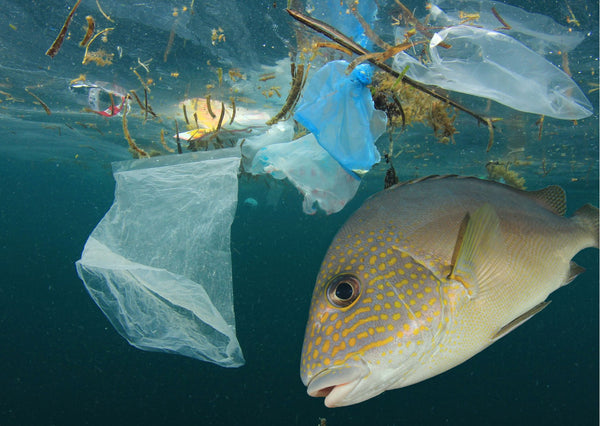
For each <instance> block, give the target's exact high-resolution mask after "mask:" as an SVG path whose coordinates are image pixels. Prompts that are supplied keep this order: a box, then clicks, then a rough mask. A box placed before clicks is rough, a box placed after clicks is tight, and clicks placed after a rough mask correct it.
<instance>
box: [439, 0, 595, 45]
mask: <svg viewBox="0 0 600 426" xmlns="http://www.w3.org/2000/svg"><path fill="white" fill-rule="evenodd" d="M494 11H495V12H496V15H498V16H496V15H495V14H494ZM430 12H431V17H432V20H431V21H430V23H431V24H432V25H441V26H450V25H459V24H460V23H461V22H463V21H465V19H466V16H474V15H475V14H476V15H477V17H476V18H475V19H474V20H473V21H472V22H471V24H472V25H474V26H478V27H483V28H486V29H488V30H496V31H499V32H502V33H504V34H507V35H510V36H511V37H513V38H515V39H517V40H519V41H520V42H522V43H523V44H525V45H526V46H527V47H529V48H530V49H532V50H535V51H536V52H537V53H539V54H541V55H545V54H548V53H549V52H555V53H556V52H561V51H562V52H569V51H571V50H573V49H574V48H575V47H577V45H578V44H579V43H581V42H582V41H583V39H584V35H583V34H582V33H580V32H578V31H573V30H572V29H571V28H568V27H564V26H562V25H559V24H558V23H556V22H554V21H553V20H552V19H551V18H549V17H548V16H544V15H541V14H539V13H529V12H527V11H525V10H523V9H521V8H518V7H515V6H511V5H508V4H504V3H500V2H497V1H491V0H439V1H437V2H435V4H433V5H431V8H430ZM461 14H462V17H461ZM498 17H500V18H502V20H503V21H504V22H505V23H507V24H508V25H509V27H510V28H503V26H504V25H503V24H502V23H501V22H500V20H499V19H498Z"/></svg>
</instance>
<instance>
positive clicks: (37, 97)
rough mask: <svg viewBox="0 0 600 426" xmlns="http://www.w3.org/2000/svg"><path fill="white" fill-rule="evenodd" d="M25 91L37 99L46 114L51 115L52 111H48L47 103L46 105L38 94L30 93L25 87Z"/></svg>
mask: <svg viewBox="0 0 600 426" xmlns="http://www.w3.org/2000/svg"><path fill="white" fill-rule="evenodd" d="M25 91H26V92H27V93H29V94H30V95H31V96H32V97H33V98H35V100H36V101H38V102H39V103H40V105H41V106H42V107H43V108H44V111H46V114H48V115H51V114H52V111H50V108H48V105H46V104H45V103H44V101H42V100H41V99H40V98H39V96H37V95H36V94H35V93H32V92H30V91H29V89H25Z"/></svg>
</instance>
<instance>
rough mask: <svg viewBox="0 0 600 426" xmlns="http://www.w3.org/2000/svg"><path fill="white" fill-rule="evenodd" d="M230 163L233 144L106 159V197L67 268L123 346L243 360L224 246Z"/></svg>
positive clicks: (232, 188)
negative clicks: (109, 192) (111, 196)
mask: <svg viewBox="0 0 600 426" xmlns="http://www.w3.org/2000/svg"><path fill="white" fill-rule="evenodd" d="M239 164H240V151H239V149H237V148H231V149H223V150H216V151H207V152H195V153H191V154H185V155H173V156H165V157H154V158H150V159H142V160H132V161H124V162H119V163H114V164H113V173H114V177H115V180H116V189H115V201H114V204H113V206H112V207H111V208H110V210H109V211H108V213H106V215H105V216H104V218H103V219H102V220H101V221H100V223H99V224H98V226H97V227H96V229H94V231H93V232H92V234H91V235H90V237H89V239H88V241H87V242H86V245H85V248H84V250H83V254H82V256H81V259H80V260H79V261H77V263H76V266H77V273H78V275H79V277H80V278H81V279H82V280H83V282H84V284H85V286H86V289H87V290H88V292H89V294H90V296H91V297H92V299H93V300H94V301H95V302H96V304H97V305H98V306H99V307H100V308H101V309H102V311H103V312H104V314H105V315H106V316H107V317H108V319H109V320H110V322H111V323H112V325H113V326H114V327H115V329H116V330H117V331H118V332H119V333H120V334H121V335H122V336H123V337H124V338H125V339H127V340H128V341H129V343H131V344H132V345H133V346H135V347H137V348H139V349H144V350H151V351H162V352H170V353H177V354H181V355H185V356H189V357H192V358H196V359H199V360H203V361H209V362H213V363H215V364H218V365H221V366H224V367H239V366H241V365H243V364H244V358H243V355H242V351H241V348H240V346H239V343H238V341H237V338H236V335H235V317H234V312H233V290H232V277H231V253H230V247H229V244H230V227H231V223H232V222H233V217H234V214H235V209H236V205H237V186H238V183H237V173H238V169H239Z"/></svg>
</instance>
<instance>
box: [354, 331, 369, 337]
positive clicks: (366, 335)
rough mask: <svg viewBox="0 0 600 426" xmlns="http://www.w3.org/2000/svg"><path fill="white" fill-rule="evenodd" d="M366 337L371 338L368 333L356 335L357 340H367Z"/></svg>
mask: <svg viewBox="0 0 600 426" xmlns="http://www.w3.org/2000/svg"><path fill="white" fill-rule="evenodd" d="M366 337H369V333H367V332H366V331H363V332H362V333H358V334H357V335H356V338H357V339H364V338H366Z"/></svg>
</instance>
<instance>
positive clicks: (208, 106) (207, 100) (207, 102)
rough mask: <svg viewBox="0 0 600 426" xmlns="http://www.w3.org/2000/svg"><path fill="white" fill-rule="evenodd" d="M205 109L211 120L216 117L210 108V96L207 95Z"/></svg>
mask: <svg viewBox="0 0 600 426" xmlns="http://www.w3.org/2000/svg"><path fill="white" fill-rule="evenodd" d="M206 109H207V110H208V113H209V114H210V116H211V117H212V118H215V117H216V115H215V113H214V112H213V110H212V108H211V107H210V95H208V96H207V97H206Z"/></svg>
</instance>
